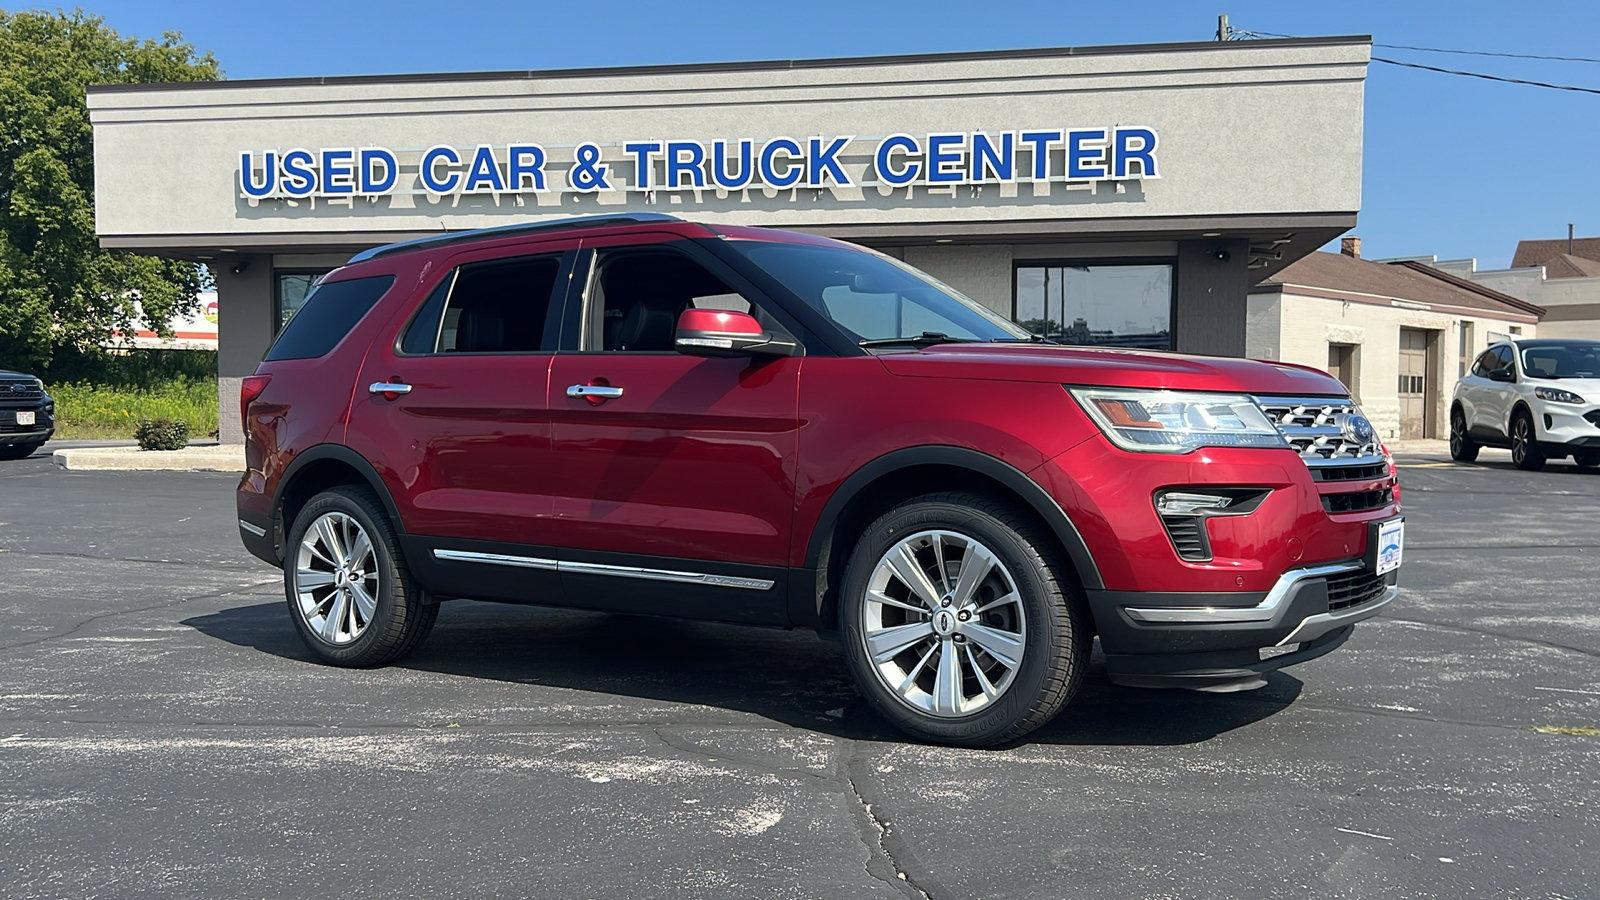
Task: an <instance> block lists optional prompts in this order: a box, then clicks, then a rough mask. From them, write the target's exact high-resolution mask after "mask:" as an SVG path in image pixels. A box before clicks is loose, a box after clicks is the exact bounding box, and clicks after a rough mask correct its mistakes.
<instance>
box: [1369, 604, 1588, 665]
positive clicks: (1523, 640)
mask: <svg viewBox="0 0 1600 900" xmlns="http://www.w3.org/2000/svg"><path fill="white" fill-rule="evenodd" d="M1378 621H1380V622H1382V621H1388V622H1405V623H1406V624H1408V625H1426V626H1429V627H1431V628H1443V629H1445V630H1446V631H1460V632H1464V633H1466V634H1481V635H1483V636H1484V637H1495V638H1500V639H1501V640H1506V641H1515V642H1517V643H1520V644H1532V645H1534V646H1536V647H1548V648H1550V649H1552V650H1562V651H1565V652H1567V653H1577V654H1580V655H1582V656H1587V657H1590V658H1591V659H1600V651H1597V650H1588V649H1585V648H1583V647H1574V646H1572V645H1571V644H1558V643H1556V642H1555V641H1542V640H1539V639H1538V638H1531V637H1523V636H1521V635H1516V634H1506V633H1505V632H1503V631H1493V630H1490V629H1488V628H1473V627H1472V626H1470V625H1450V624H1447V623H1445V622H1430V621H1428V620H1427V619H1403V618H1401V617H1399V616H1391V615H1385V616H1384V617H1383V618H1382V619H1379V620H1378Z"/></svg>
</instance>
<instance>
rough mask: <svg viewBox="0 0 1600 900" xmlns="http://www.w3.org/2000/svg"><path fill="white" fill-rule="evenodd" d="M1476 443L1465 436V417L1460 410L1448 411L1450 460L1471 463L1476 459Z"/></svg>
mask: <svg viewBox="0 0 1600 900" xmlns="http://www.w3.org/2000/svg"><path fill="white" fill-rule="evenodd" d="M1478 449H1479V448H1478V442H1477V441H1475V440H1473V439H1472V438H1471V437H1470V436H1468V435H1467V417H1466V416H1465V415H1463V414H1462V412H1461V410H1460V409H1452V410H1450V458H1451V459H1453V460H1455V461H1456V462H1472V461H1473V460H1476V459H1477V458H1478Z"/></svg>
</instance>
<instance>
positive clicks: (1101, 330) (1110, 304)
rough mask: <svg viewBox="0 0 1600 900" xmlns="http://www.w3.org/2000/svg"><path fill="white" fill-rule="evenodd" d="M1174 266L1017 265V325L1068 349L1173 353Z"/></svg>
mask: <svg viewBox="0 0 1600 900" xmlns="http://www.w3.org/2000/svg"><path fill="white" fill-rule="evenodd" d="M1172 280H1173V279H1172V265H1171V264H1170V263H1161V262H1148V263H1146V262H1141V263H1127V262H1122V263H1103V264H1102V263H1086V262H1071V263H1067V262H1023V263H1018V264H1017V269H1016V292H1015V295H1014V300H1013V305H1012V310H1011V318H1012V321H1014V322H1016V323H1017V324H1018V325H1021V326H1022V327H1023V328H1026V329H1028V330H1029V331H1031V332H1033V333H1034V334H1037V335H1039V336H1040V337H1043V338H1047V339H1049V340H1052V341H1057V342H1059V343H1063V344H1084V345H1090V346H1101V347H1139V348H1144V349H1149V350H1171V349H1172V348H1173V344H1172Z"/></svg>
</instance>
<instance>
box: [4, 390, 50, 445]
mask: <svg viewBox="0 0 1600 900" xmlns="http://www.w3.org/2000/svg"><path fill="white" fill-rule="evenodd" d="M13 402H15V401H13ZM29 402H30V403H33V405H27V406H5V407H0V445H9V444H42V443H44V442H45V441H48V440H50V438H51V436H52V435H54V434H55V433H56V417H55V402H54V401H53V400H51V399H50V398H49V397H48V396H47V397H45V398H44V402H43V403H37V402H35V401H29ZM19 412H20V413H28V412H31V413H33V415H34V422H33V424H32V425H18V424H17V413H19Z"/></svg>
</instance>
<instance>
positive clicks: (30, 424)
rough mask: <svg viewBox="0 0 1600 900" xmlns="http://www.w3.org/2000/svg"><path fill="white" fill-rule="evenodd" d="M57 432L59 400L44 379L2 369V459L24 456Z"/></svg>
mask: <svg viewBox="0 0 1600 900" xmlns="http://www.w3.org/2000/svg"><path fill="white" fill-rule="evenodd" d="M55 433H56V402H55V401H54V400H52V399H50V395H49V394H46V393H45V392H44V382H42V381H40V380H39V379H37V378H35V377H33V376H32V375H24V374H22V373H21V372H7V371H5V370H3V369H0V459H23V458H25V457H28V456H31V455H32V454H33V451H35V450H37V449H39V448H40V447H42V446H44V442H45V441H48V440H50V436H51V435H52V434H55Z"/></svg>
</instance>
